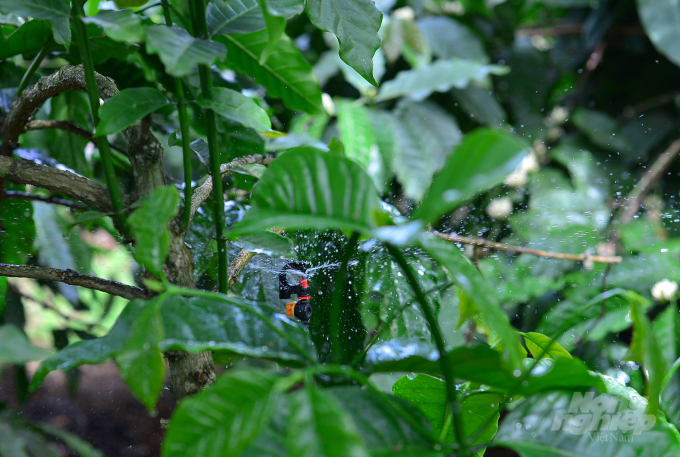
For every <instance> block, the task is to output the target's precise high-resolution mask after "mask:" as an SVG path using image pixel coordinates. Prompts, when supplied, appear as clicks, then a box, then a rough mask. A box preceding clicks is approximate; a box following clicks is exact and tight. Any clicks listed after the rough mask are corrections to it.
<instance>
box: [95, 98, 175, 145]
mask: <svg viewBox="0 0 680 457" xmlns="http://www.w3.org/2000/svg"><path fill="white" fill-rule="evenodd" d="M169 104H170V102H169V101H168V99H167V98H165V95H163V94H162V93H161V92H160V91H159V90H158V89H153V88H151V87H136V88H133V89H125V90H121V91H120V92H118V93H117V94H116V95H114V96H113V97H112V98H110V99H109V100H107V101H106V102H105V103H104V105H103V106H102V107H101V108H100V109H99V117H100V119H99V124H98V125H97V132H96V133H95V136H97V137H99V136H105V135H111V134H113V133H117V132H120V131H121V130H124V129H126V128H127V127H129V126H131V125H132V124H134V123H135V122H137V121H138V120H139V119H141V118H143V117H144V116H146V115H148V114H150V113H153V112H154V111H156V110H157V109H159V108H162V107H164V106H167V105H169Z"/></svg>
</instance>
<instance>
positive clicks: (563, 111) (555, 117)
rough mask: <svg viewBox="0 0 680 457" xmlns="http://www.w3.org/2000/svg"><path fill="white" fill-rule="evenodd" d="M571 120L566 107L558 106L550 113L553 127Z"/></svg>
mask: <svg viewBox="0 0 680 457" xmlns="http://www.w3.org/2000/svg"><path fill="white" fill-rule="evenodd" d="M568 118H569V110H568V109H567V108H565V107H564V106H556V107H554V108H553V110H552V112H551V113H550V122H551V123H552V125H562V124H564V123H565V122H566V121H567V119H568Z"/></svg>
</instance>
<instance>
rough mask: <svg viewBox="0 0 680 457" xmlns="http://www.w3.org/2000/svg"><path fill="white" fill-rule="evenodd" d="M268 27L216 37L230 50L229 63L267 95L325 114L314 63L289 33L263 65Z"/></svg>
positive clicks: (305, 109) (291, 104) (282, 38)
mask: <svg viewBox="0 0 680 457" xmlns="http://www.w3.org/2000/svg"><path fill="white" fill-rule="evenodd" d="M267 37H268V35H267V32H266V31H261V32H256V33H250V34H247V35H227V36H219V37H215V39H216V40H217V41H220V42H222V43H224V44H225V45H226V46H227V49H228V50H229V59H228V63H229V65H231V66H232V67H233V68H234V70H236V71H238V72H240V73H245V74H248V75H250V76H251V77H252V78H253V79H254V80H255V82H257V83H258V84H262V85H263V86H264V87H266V88H267V92H268V95H269V96H271V97H275V98H281V99H283V102H284V103H285V104H286V106H287V107H288V108H290V109H292V110H297V111H305V112H307V113H310V114H324V113H325V110H324V109H323V106H322V105H321V89H320V88H319V84H318V82H317V80H316V77H315V76H314V73H313V72H312V67H311V65H309V63H308V62H307V61H306V60H305V58H304V57H303V56H302V54H301V53H300V51H299V50H298V49H297V48H296V47H295V45H294V44H293V42H292V41H291V40H290V38H288V37H287V36H285V35H284V36H282V37H281V39H280V40H279V41H278V42H277V43H276V46H275V48H274V50H273V51H272V53H271V55H270V56H269V58H268V59H267V62H266V63H265V64H264V65H260V63H259V62H260V57H261V56H262V53H263V52H264V50H265V48H266V47H267V43H268V39H267Z"/></svg>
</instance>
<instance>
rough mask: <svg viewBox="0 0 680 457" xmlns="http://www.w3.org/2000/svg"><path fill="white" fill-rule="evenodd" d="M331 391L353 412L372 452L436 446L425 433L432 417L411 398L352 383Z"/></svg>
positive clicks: (344, 406)
mask: <svg viewBox="0 0 680 457" xmlns="http://www.w3.org/2000/svg"><path fill="white" fill-rule="evenodd" d="M328 392H330V393H331V395H333V397H335V399H336V400H337V401H338V403H340V405H341V406H342V408H343V409H344V410H345V411H347V412H348V413H349V414H350V415H351V416H352V419H353V420H354V423H355V424H356V426H357V429H358V430H359V433H360V434H361V436H362V438H363V440H364V443H365V444H366V447H367V448H368V450H369V451H371V454H373V455H375V454H379V453H387V454H389V453H391V452H394V450H395V449H398V448H402V447H404V448H409V449H414V451H415V449H417V448H421V449H422V451H428V450H430V449H431V448H432V443H431V442H430V441H429V440H428V439H427V437H426V436H423V433H422V430H428V431H429V429H430V424H429V423H428V419H427V417H425V416H424V415H423V414H422V413H421V412H420V411H418V409H417V408H416V407H414V406H413V405H412V404H410V403H409V402H407V401H404V400H402V399H401V398H398V397H392V396H389V395H382V396H381V395H376V394H375V393H374V392H371V391H370V390H365V389H359V388H357V387H349V386H346V387H335V388H332V389H329V391H328ZM397 411H398V412H397ZM414 424H415V425H417V426H419V428H420V430H417V429H416V428H415V426H414Z"/></svg>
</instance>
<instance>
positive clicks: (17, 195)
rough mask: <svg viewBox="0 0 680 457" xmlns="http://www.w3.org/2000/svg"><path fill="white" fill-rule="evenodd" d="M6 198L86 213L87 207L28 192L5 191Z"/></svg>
mask: <svg viewBox="0 0 680 457" xmlns="http://www.w3.org/2000/svg"><path fill="white" fill-rule="evenodd" d="M5 197H6V198H14V199H17V200H35V201H39V202H45V203H52V204H55V205H62V206H67V207H69V208H73V209H77V210H81V211H86V210H87V206H85V205H83V204H82V203H76V202H73V201H71V200H64V199H63V198H57V197H45V196H43V195H35V194H31V193H28V192H21V191H18V190H7V191H5Z"/></svg>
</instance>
